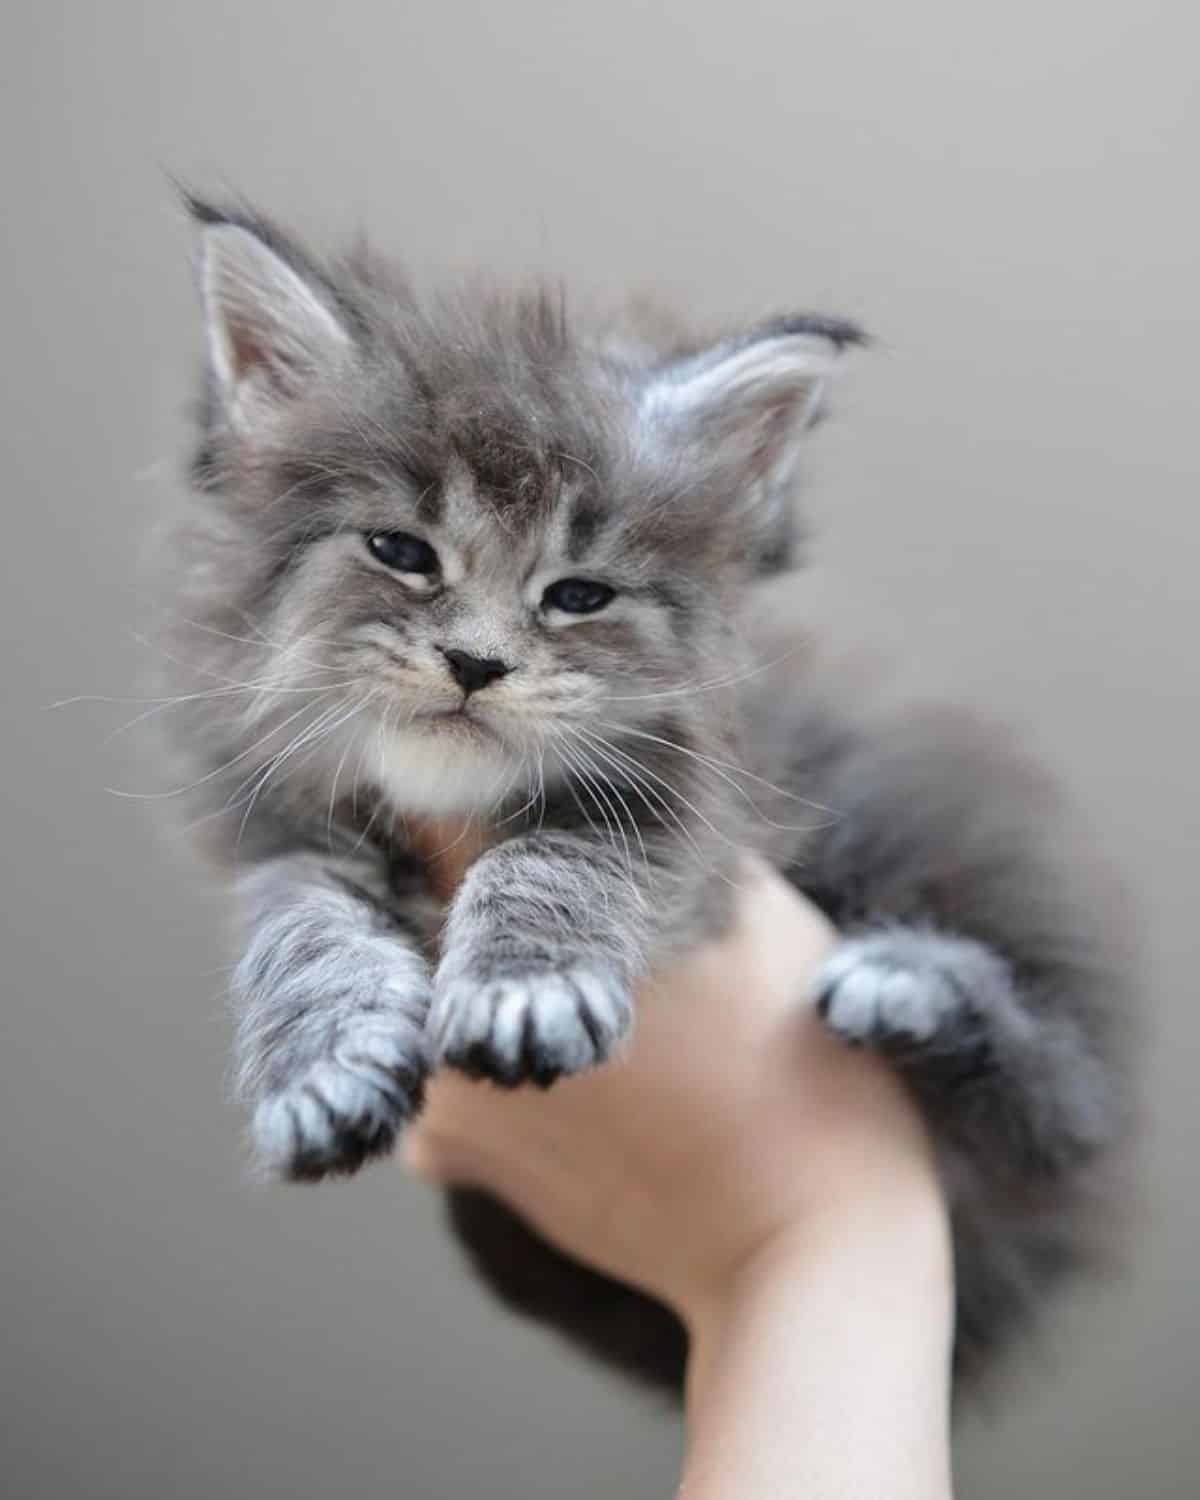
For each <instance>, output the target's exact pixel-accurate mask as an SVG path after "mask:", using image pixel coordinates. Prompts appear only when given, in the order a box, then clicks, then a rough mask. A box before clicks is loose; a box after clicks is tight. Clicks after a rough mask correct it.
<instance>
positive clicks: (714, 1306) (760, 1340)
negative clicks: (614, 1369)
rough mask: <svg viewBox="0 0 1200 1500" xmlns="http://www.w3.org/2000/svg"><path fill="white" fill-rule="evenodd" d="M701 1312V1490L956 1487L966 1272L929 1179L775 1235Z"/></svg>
mask: <svg viewBox="0 0 1200 1500" xmlns="http://www.w3.org/2000/svg"><path fill="white" fill-rule="evenodd" d="M688 1323H689V1331H690V1335H691V1353H690V1356H689V1361H688V1374H687V1389H686V1416H687V1435H688V1440H687V1459H686V1466H685V1473H684V1483H683V1488H682V1490H681V1493H682V1494H686V1495H688V1496H689V1500H727V1497H732V1496H738V1497H739V1500H746V1497H749V1496H755V1497H757V1496H759V1495H762V1496H768V1495H778V1494H797V1495H800V1494H812V1495H825V1494H833V1493H837V1494H843V1493H846V1494H849V1493H854V1494H884V1493H886V1494H888V1495H891V1496H893V1497H895V1500H910V1497H911V1500H946V1497H949V1496H950V1494H951V1479H950V1470H949V1396H950V1354H951V1344H952V1334H953V1274H952V1263H951V1253H950V1237H949V1230H948V1223H947V1216H946V1212H945V1207H944V1203H943V1201H942V1199H941V1196H940V1194H939V1193H937V1192H936V1191H930V1190H929V1187H928V1185H924V1184H923V1185H921V1186H920V1187H918V1186H916V1185H911V1184H910V1185H909V1186H908V1187H907V1188H905V1190H903V1191H901V1192H899V1193H896V1194H892V1195H885V1197H884V1198H883V1199H881V1198H878V1197H876V1198H875V1199H874V1201H873V1203H872V1204H871V1205H870V1206H869V1207H868V1205H867V1204H865V1203H863V1202H861V1201H858V1202H856V1204H855V1205H854V1207H853V1208H852V1209H843V1210H841V1211H839V1212H838V1213H830V1214H827V1215H823V1216H820V1218H819V1221H818V1222H817V1223H805V1224H804V1225H802V1226H797V1228H796V1230H795V1231H788V1232H784V1233H781V1234H780V1235H778V1236H773V1237H772V1238H771V1239H770V1240H768V1241H765V1242H764V1243H763V1244H762V1245H760V1246H759V1247H758V1248H757V1249H756V1250H755V1251H754V1252H753V1253H752V1254H751V1255H749V1256H748V1257H747V1258H746V1260H745V1261H744V1262H743V1263H742V1264H741V1265H739V1266H738V1267H737V1268H736V1269H735V1270H734V1272H733V1274H732V1275H731V1276H730V1277H729V1278H728V1280H727V1282H726V1283H725V1285H724V1286H723V1288H722V1289H721V1290H720V1292H719V1294H714V1295H712V1296H710V1297H708V1298H704V1299H700V1300H698V1301H696V1302H694V1303H693V1304H692V1305H691V1307H690V1308H689V1310H688Z"/></svg>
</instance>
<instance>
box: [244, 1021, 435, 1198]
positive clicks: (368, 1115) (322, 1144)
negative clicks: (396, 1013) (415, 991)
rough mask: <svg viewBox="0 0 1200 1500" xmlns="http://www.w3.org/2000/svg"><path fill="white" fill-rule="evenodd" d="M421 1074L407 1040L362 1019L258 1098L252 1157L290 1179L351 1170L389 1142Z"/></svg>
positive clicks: (412, 1102) (414, 1104)
mask: <svg viewBox="0 0 1200 1500" xmlns="http://www.w3.org/2000/svg"><path fill="white" fill-rule="evenodd" d="M424 1078H425V1063H424V1059H423V1057H420V1056H414V1050H413V1046H412V1042H411V1040H409V1039H405V1038H402V1037H397V1035H396V1033H395V1030H394V1029H393V1028H390V1027H389V1026H388V1025H387V1024H386V1023H385V1022H383V1021H381V1020H379V1019H378V1018H376V1017H371V1018H369V1019H363V1020H362V1021H360V1022H358V1023H357V1024H356V1025H355V1026H354V1027H353V1028H350V1029H348V1030H345V1031H344V1032H343V1033H342V1034H341V1035H340V1036H339V1038H338V1040H337V1043H336V1045H334V1046H333V1047H331V1049H330V1051H329V1053H328V1054H327V1055H326V1056H324V1057H321V1058H319V1059H318V1060H317V1061H315V1062H312V1063H310V1064H309V1065H308V1066H307V1067H306V1068H304V1069H302V1070H301V1071H300V1072H298V1073H297V1074H296V1075H295V1076H294V1077H292V1078H290V1079H288V1081H287V1082H286V1083H285V1084H284V1085H283V1086H282V1087H279V1088H276V1089H273V1090H272V1091H271V1092H270V1093H268V1094H267V1095H266V1097H265V1098H264V1099H263V1100H262V1101H261V1103H260V1104H259V1106H258V1108H257V1109H256V1110H255V1112H254V1120H253V1123H252V1125H251V1136H252V1138H253V1142H254V1147H255V1152H256V1154H257V1156H258V1159H259V1161H260V1162H261V1163H262V1165H263V1166H264V1167H266V1168H267V1169H268V1170H269V1171H270V1172H271V1173H272V1174H273V1175H275V1176H278V1177H284V1178H287V1179H289V1180H290V1181H293V1182H315V1181H317V1180H319V1179H320V1178H322V1177H329V1176H335V1175H346V1174H348V1173H350V1172H356V1171H357V1170H358V1169H359V1167H361V1166H362V1165H363V1163H364V1162H366V1161H368V1160H369V1159H370V1158H371V1157H374V1156H382V1155H383V1154H385V1153H386V1152H388V1151H390V1150H391V1149H392V1146H393V1145H394V1144H395V1140H396V1135H397V1132H398V1131H399V1129H400V1127H401V1126H402V1125H403V1124H404V1123H405V1121H407V1120H408V1119H409V1118H411V1116H412V1115H413V1114H415V1113H416V1111H417V1109H419V1107H420V1104H421V1095H422V1090H423V1085H424Z"/></svg>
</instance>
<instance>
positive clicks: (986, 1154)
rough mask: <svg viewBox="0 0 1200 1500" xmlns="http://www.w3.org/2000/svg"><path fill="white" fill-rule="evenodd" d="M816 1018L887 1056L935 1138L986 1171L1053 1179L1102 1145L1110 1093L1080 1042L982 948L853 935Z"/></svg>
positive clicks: (898, 935) (912, 935)
mask: <svg viewBox="0 0 1200 1500" xmlns="http://www.w3.org/2000/svg"><path fill="white" fill-rule="evenodd" d="M817 1007H818V1010H819V1012H820V1014H821V1015H822V1016H823V1018H824V1019H825V1022H826V1024H827V1025H828V1026H829V1027H830V1029H831V1030H832V1031H833V1032H834V1033H835V1034H836V1035H838V1036H840V1037H841V1038H842V1039H843V1040H844V1041H846V1042H848V1043H850V1044H852V1045H856V1046H868V1047H871V1048H872V1049H874V1050H876V1051H878V1052H881V1053H883V1054H885V1055H886V1056H887V1057H889V1058H890V1059H891V1060H892V1062H893V1063H894V1064H895V1065H896V1066H897V1067H898V1068H899V1070H900V1071H901V1072H902V1073H903V1074H904V1075H905V1077H906V1078H907V1079H908V1081H909V1082H910V1084H911V1085H912V1087H913V1088H914V1090H915V1092H916V1093H917V1095H918V1097H919V1098H920V1099H921V1102H922V1103H923V1105H924V1107H925V1112H926V1115H927V1117H928V1118H929V1119H930V1121H931V1123H932V1124H933V1125H934V1127H935V1129H936V1130H937V1132H938V1134H939V1136H941V1137H942V1138H944V1139H948V1140H949V1141H951V1142H954V1141H957V1142H959V1143H960V1144H968V1145H969V1146H970V1147H971V1148H972V1152H973V1156H974V1159H975V1161H976V1164H977V1165H979V1166H981V1167H983V1168H984V1170H985V1171H986V1170H988V1169H989V1167H990V1169H991V1170H993V1171H996V1172H999V1173H1002V1174H1007V1173H1008V1172H1009V1171H1011V1170H1012V1169H1014V1168H1016V1169H1017V1170H1018V1171H1020V1172H1021V1173H1027V1172H1029V1171H1030V1170H1033V1171H1034V1172H1035V1173H1038V1174H1041V1173H1046V1172H1049V1173H1051V1174H1054V1173H1055V1172H1057V1171H1059V1170H1061V1169H1064V1168H1067V1167H1069V1166H1071V1165H1073V1164H1075V1163H1077V1162H1078V1161H1079V1160H1080V1159H1083V1158H1086V1157H1087V1156H1089V1155H1090V1154H1091V1153H1092V1152H1093V1151H1095V1150H1096V1149H1097V1148H1098V1147H1100V1146H1102V1145H1104V1144H1106V1142H1107V1140H1108V1137H1109V1135H1110V1133H1111V1129H1112V1124H1113V1121H1112V1119H1111V1108H1110V1105H1111V1098H1112V1090H1111V1088H1110V1087H1109V1085H1108V1083H1107V1081H1106V1075H1105V1074H1104V1071H1103V1069H1102V1068H1101V1065H1100V1063H1099V1061H1098V1059H1097V1058H1096V1057H1095V1056H1094V1054H1093V1052H1092V1050H1091V1049H1090V1048H1089V1047H1088V1046H1087V1044H1086V1041H1085V1039H1084V1036H1083V1034H1082V1032H1080V1031H1079V1030H1078V1029H1077V1027H1076V1026H1075V1025H1074V1024H1073V1023H1071V1022H1070V1020H1069V1019H1066V1018H1064V1017H1062V1016H1061V1015H1058V1016H1056V1015H1054V1014H1053V1012H1051V1013H1047V1012H1045V1011H1043V1010H1040V1009H1037V1008H1035V1007H1034V1006H1033V1005H1031V1004H1030V1003H1028V1000H1027V998H1026V996H1024V995H1023V994H1022V992H1021V989H1020V987H1019V985H1018V983H1017V981H1016V978H1015V976H1014V974H1013V971H1012V968H1011V967H1010V965H1009V964H1008V963H1006V962H1005V960H1004V959H1003V958H1001V957H1000V955H999V954H998V953H996V952H994V951H993V950H992V949H991V948H989V947H988V946H987V945H986V944H984V943H981V942H978V941H976V940H975V939H973V938H967V937H960V936H956V935H954V934H950V933H943V932H939V931H937V930H935V929H930V928H921V927H910V926H903V925H894V926H885V927H881V928H877V929H874V930H868V931H866V932H863V933H860V934H856V935H853V936H850V937H848V938H846V939H845V940H844V941H843V942H842V943H841V944H840V945H839V946H838V947H837V948H836V949H835V950H834V952H833V953H832V954H831V956H830V957H829V959H828V960H827V962H826V963H825V965H824V968H823V969H822V972H821V974H820V976H819V980H818V986H817Z"/></svg>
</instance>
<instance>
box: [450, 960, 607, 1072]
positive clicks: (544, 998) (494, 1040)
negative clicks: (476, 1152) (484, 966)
mask: <svg viewBox="0 0 1200 1500" xmlns="http://www.w3.org/2000/svg"><path fill="white" fill-rule="evenodd" d="M631 1019H632V1005H631V1001H630V996H629V991H628V989H627V988H626V986H625V985H624V984H623V983H622V982H621V981H620V980H618V979H617V978H616V977H615V976H613V975H611V974H604V973H602V972H601V971H599V970H597V969H592V968H588V967H586V966H585V965H582V964H579V965H575V966H572V967H570V968H566V969H538V970H531V971H529V972H524V973H520V972H518V973H511V974H506V975H505V976H504V977H503V978H495V979H483V980H476V979H474V978H472V977H471V976H470V975H469V974H468V975H456V976H455V977H454V978H452V979H449V980H448V981H446V982H439V984H438V985H437V987H436V989H435V992H434V1001H433V1009H432V1011H431V1012H430V1032H431V1035H432V1038H433V1051H434V1054H435V1056H436V1057H437V1058H439V1059H440V1060H441V1061H443V1062H447V1063H449V1064H450V1065H451V1066H452V1067H456V1068H460V1069H461V1070H462V1071H463V1072H464V1073H469V1074H470V1075H471V1076H472V1077H474V1078H490V1079H491V1080H492V1081H493V1082H494V1083H498V1084H502V1085H503V1086H504V1087H506V1088H514V1087H515V1086H516V1085H517V1084H520V1083H525V1082H532V1083H536V1084H538V1085H539V1086H540V1087H542V1088H547V1087H549V1085H550V1084H552V1083H553V1082H554V1081H555V1079H556V1078H560V1077H562V1076H563V1074H566V1073H579V1072H581V1071H582V1070H583V1069H584V1068H591V1067H594V1066H595V1065H596V1064H597V1063H600V1062H603V1061H604V1059H605V1058H606V1057H608V1055H609V1054H610V1053H611V1052H612V1050H613V1048H614V1047H615V1046H616V1044H617V1043H618V1042H619V1041H620V1040H621V1038H622V1037H623V1036H624V1035H625V1034H626V1032H627V1031H628V1030H629V1025H630V1021H631Z"/></svg>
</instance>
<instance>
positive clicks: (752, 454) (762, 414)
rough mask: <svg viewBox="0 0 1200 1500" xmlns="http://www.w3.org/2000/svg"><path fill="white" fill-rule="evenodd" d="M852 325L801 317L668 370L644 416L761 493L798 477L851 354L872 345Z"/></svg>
mask: <svg viewBox="0 0 1200 1500" xmlns="http://www.w3.org/2000/svg"><path fill="white" fill-rule="evenodd" d="M865 342H866V336H865V335H864V334H863V333H862V331H861V330H860V329H859V328H857V327H856V326H855V325H854V324H853V323H846V322H842V321H841V320H839V319H835V318H823V317H817V316H813V315H800V316H796V317H792V318H780V319H778V320H776V321H775V322H773V323H769V324H766V325H765V326H763V327H761V328H758V329H756V330H754V331H752V332H751V333H748V334H745V335H743V336H742V337H740V338H733V339H727V340H726V341H724V342H723V343H720V344H717V345H715V346H714V347H713V348H711V349H708V350H705V351H703V352H702V353H700V354H695V355H691V356H689V357H687V358H684V359H679V360H675V361H673V362H672V363H670V364H668V365H665V366H661V367H660V368H659V369H657V370H655V371H654V372H653V374H652V375H651V377H650V380H649V382H648V383H647V385H646V387H645V389H644V391H643V395H642V403H641V413H640V415H641V419H642V422H643V424H644V425H645V427H646V428H647V429H648V430H649V432H650V434H651V438H652V440H653V438H654V437H655V436H659V437H661V438H664V439H666V440H667V441H672V442H682V443H685V444H687V445H688V446H689V447H691V448H693V449H699V450H701V451H703V450H707V451H708V453H709V455H710V458H711V459H712V460H713V461H715V462H717V463H718V464H722V465H724V464H729V465H731V466H732V467H733V468H734V469H735V470H736V471H737V472H738V473H739V475H740V476H741V477H742V478H743V480H744V481H745V482H746V483H747V484H749V485H752V486H753V487H754V488H755V489H756V490H759V491H760V492H761V488H762V486H765V487H766V489H767V491H768V492H770V491H772V490H774V489H775V488H777V487H778V486H779V485H780V484H781V483H783V482H785V481H786V480H787V479H788V478H789V477H790V475H791V473H792V471H793V469H794V467H795V463H796V459H797V456H798V451H799V439H800V438H801V436H802V435H803V433H804V432H805V430H806V429H807V428H808V427H810V426H811V425H812V423H813V422H814V421H815V420H816V418H817V417H818V416H819V415H820V413H821V410H822V406H823V404H824V400H825V395H826V391H827V388H828V385H829V380H830V377H831V375H832V374H833V371H834V369H835V367H836V366H837V363H838V360H839V358H840V356H841V355H842V353H843V351H844V350H845V349H847V348H848V347H850V346H852V345H856V344H864V343H865Z"/></svg>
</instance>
